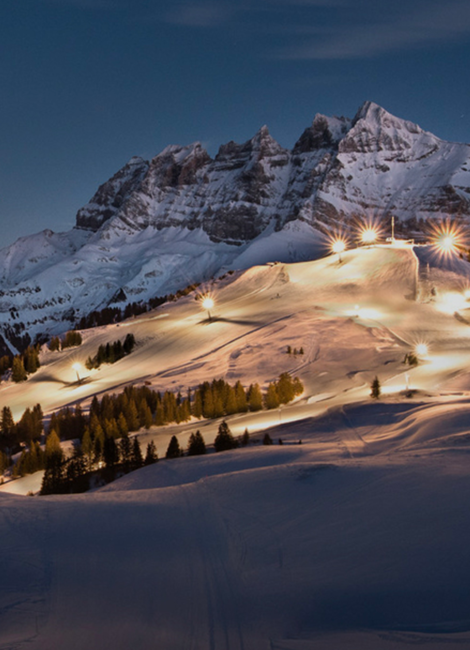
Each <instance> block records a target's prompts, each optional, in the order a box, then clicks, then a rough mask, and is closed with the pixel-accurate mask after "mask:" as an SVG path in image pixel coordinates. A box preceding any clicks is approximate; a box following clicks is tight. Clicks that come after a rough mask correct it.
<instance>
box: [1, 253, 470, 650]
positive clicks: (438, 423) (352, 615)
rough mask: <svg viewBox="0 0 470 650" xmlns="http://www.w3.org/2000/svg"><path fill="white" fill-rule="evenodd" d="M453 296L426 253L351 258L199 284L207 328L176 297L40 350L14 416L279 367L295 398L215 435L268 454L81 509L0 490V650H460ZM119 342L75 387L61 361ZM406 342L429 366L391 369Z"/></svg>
mask: <svg viewBox="0 0 470 650" xmlns="http://www.w3.org/2000/svg"><path fill="white" fill-rule="evenodd" d="M469 281H470V264H469V263H467V262H464V261H463V260H459V259H455V260H453V261H450V262H449V261H443V260H441V259H440V258H438V257H436V256H433V255H432V251H431V250H430V248H429V247H411V246H404V247H400V246H399V245H395V246H377V247H371V248H363V249H355V250H350V251H347V252H346V253H345V254H344V256H343V262H342V263H341V264H340V263H339V262H338V258H337V256H330V257H327V258H323V259H320V260H317V261H313V262H300V263H296V264H270V265H267V266H258V267H252V268H249V269H247V270H246V271H243V272H238V273H234V274H232V275H228V276H227V277H225V278H224V279H222V280H219V281H217V282H216V283H214V284H213V285H212V284H211V285H207V286H206V287H205V288H206V289H210V290H211V291H212V293H213V295H214V298H215V300H216V307H215V311H214V314H213V316H214V318H213V320H212V321H211V322H209V321H208V319H207V317H206V315H205V314H204V313H201V311H200V307H199V304H198V303H197V302H196V301H195V300H194V295H188V296H186V297H184V298H182V299H180V300H179V301H177V302H172V303H169V304H166V305H163V306H162V307H161V308H159V309H158V310H155V311H154V312H151V313H148V314H144V315H142V316H140V317H138V318H136V319H132V320H129V321H125V322H123V323H120V324H119V325H110V326H106V327H102V328H97V329H96V330H88V331H87V332H85V333H84V339H85V340H84V343H83V345H82V346H81V347H79V348H76V349H71V350H66V351H63V352H50V351H46V350H44V351H43V352H42V364H43V365H42V366H41V368H40V369H39V371H38V372H37V373H36V374H35V375H34V376H32V377H31V378H30V379H29V380H28V382H26V383H25V384H18V385H13V384H11V383H9V382H4V383H3V384H1V385H0V405H4V404H9V405H10V406H11V407H12V409H13V412H14V415H15V416H16V417H17V416H18V415H20V414H21V412H22V410H23V409H24V408H25V407H26V406H30V405H33V404H35V403H36V402H38V401H39V402H41V404H42V405H43V408H44V410H45V411H46V412H50V411H51V410H53V409H56V408H58V407H60V406H64V405H66V404H70V405H72V404H75V403H77V402H81V403H82V404H83V406H84V407H86V405H87V403H89V401H90V400H91V398H92V396H93V395H95V394H100V393H102V392H103V391H120V390H122V389H123V387H124V386H125V385H126V384H128V383H137V384H142V383H143V382H144V381H145V382H148V383H149V384H150V385H151V386H152V387H153V388H156V389H164V388H170V389H172V390H175V391H176V390H178V389H180V388H184V389H185V388H186V387H187V386H194V385H195V384H197V383H199V382H201V381H204V380H209V379H212V377H220V376H223V377H225V378H226V379H227V380H229V381H231V382H234V381H236V380H238V379H240V381H242V383H243V384H244V385H248V384H249V383H251V382H253V381H258V382H260V383H261V384H264V385H265V384H266V382H267V381H269V380H271V379H273V378H276V377H277V376H278V375H279V373H280V372H282V371H290V372H292V373H293V374H294V375H297V376H299V377H300V378H301V379H302V381H303V383H304V385H305V392H304V394H303V395H301V396H300V398H299V399H297V400H296V401H295V402H294V403H292V404H290V405H287V406H284V407H282V409H275V410H272V411H262V412H257V413H244V414H240V415H234V416H231V417H230V418H229V419H228V423H229V426H230V428H231V430H232V431H233V432H234V434H236V435H238V434H240V433H242V432H243V430H244V429H245V427H248V428H249V431H250V435H251V438H252V440H253V439H256V438H258V440H259V439H260V438H261V436H262V432H264V431H269V433H270V435H271V437H272V438H273V439H274V442H275V443H277V440H278V439H279V438H282V440H283V442H284V444H283V445H279V444H274V445H272V446H270V447H265V446H262V445H259V444H253V445H251V444H250V445H249V446H248V447H246V448H243V449H237V450H233V451H230V452H224V453H220V454H215V453H213V452H212V453H209V454H207V455H206V456H204V457H196V458H188V457H187V458H180V459H175V460H169V461H166V460H161V461H160V462H159V463H158V464H156V465H154V466H150V467H146V468H144V469H142V470H139V471H138V472H134V473H132V474H129V475H127V476H125V477H124V478H122V479H120V480H119V481H117V482H115V483H113V484H110V485H108V486H107V487H106V488H104V489H101V490H98V491H96V492H94V493H87V494H84V495H74V496H50V497H35V498H30V497H20V496H14V495H12V494H7V493H5V492H4V491H3V490H5V488H6V489H7V490H8V489H11V487H9V486H8V485H4V486H2V490H0V529H1V531H2V534H1V536H0V555H1V557H2V558H3V560H4V563H3V567H2V582H1V585H2V589H1V590H0V623H1V625H0V647H5V648H12V649H15V650H16V649H18V650H19V649H20V648H22V647H25V646H26V647H28V648H31V650H46V649H47V650H49V649H50V648H67V649H68V648H70V649H71V650H73V649H77V650H81V649H82V648H87V649H88V650H95V649H96V650H101V649H102V648H105V647H106V648H107V647H112V648H113V649H115V650H127V649H128V648H130V647H136V648H142V650H146V649H147V648H152V647H156V648H162V649H163V650H180V649H181V648H192V649H193V650H206V649H208V648H209V649H211V648H214V649H217V650H228V649H230V650H242V649H243V650H260V649H266V650H330V649H334V650H336V649H337V650H402V649H403V648H407V647H414V646H423V647H426V648H429V650H447V649H448V648H454V647H459V648H469V647H470V623H469V620H468V611H469V607H470V596H469V593H470V592H469V590H468V583H469V581H470V565H469V563H468V539H469V536H470V517H469V509H468V494H469V492H470V475H469V472H468V450H469V440H470V427H469V424H468V423H469V417H468V413H469V410H470V373H469V370H468V369H469V368H470V328H469V323H470V318H469V316H468V312H469V311H470V302H469V298H468V296H467V294H466V293H465V289H466V288H467V287H468V284H469ZM430 289H433V290H432V291H431V290H430ZM449 294H450V295H453V296H454V295H456V294H458V295H459V296H460V303H459V306H458V307H455V310H454V311H452V310H451V309H449V308H448V304H449V303H448V300H447V298H448V296H449ZM453 304H457V303H453ZM128 332H132V333H134V335H135V337H136V340H137V345H136V348H135V350H134V351H133V352H132V354H131V355H129V356H128V357H125V358H124V359H122V360H120V361H119V362H117V363H115V364H113V365H106V364H104V365H102V366H101V368H100V369H99V370H94V371H91V372H90V373H89V376H85V374H84V375H83V382H82V383H81V384H80V385H77V382H76V377H75V374H74V373H75V371H74V370H73V368H72V364H73V363H75V362H81V363H83V362H84V360H85V359H86V357H87V356H88V355H90V354H93V353H94V352H95V351H96V349H97V347H98V345H99V344H103V343H106V342H111V341H114V340H116V339H117V338H123V337H124V336H125V334H127V333H128ZM423 341H426V342H427V343H428V345H429V353H428V354H427V355H425V356H424V357H421V358H420V360H419V365H418V366H417V367H414V368H411V367H409V366H406V365H404V363H403V358H404V355H405V353H406V352H410V351H413V349H414V345H415V344H416V343H418V342H423ZM287 345H291V346H292V347H296V348H297V349H298V348H300V347H301V346H302V347H303V348H304V354H303V355H299V354H298V355H293V354H287V353H286V348H287ZM375 375H377V376H378V377H379V378H380V381H381V384H382V390H383V395H382V399H381V400H379V401H375V400H371V399H370V396H369V391H370V382H371V380H372V378H373V377H374V376H375ZM405 387H408V389H405ZM410 391H415V392H410ZM218 424H219V423H218V422H217V421H193V422H190V423H185V424H181V425H174V426H166V427H152V428H150V429H149V430H148V431H143V430H142V431H141V432H140V433H139V437H140V439H141V442H142V443H143V444H145V442H146V441H147V440H149V439H150V438H152V439H154V440H155V443H156V445H157V447H158V451H159V456H160V458H161V457H162V456H163V455H164V452H165V450H166V447H167V445H168V440H169V438H170V436H171V435H173V434H176V435H177V436H178V439H179V441H180V444H181V445H182V446H185V445H186V443H187V440H188V437H189V434H190V432H194V431H195V430H196V429H200V430H201V432H202V434H203V435H204V438H205V440H206V442H208V443H210V442H211V441H212V440H213V438H214V435H215V433H216V430H217V426H218ZM299 440H301V441H302V444H298V442H299ZM32 478H34V477H32ZM32 478H29V479H28V480H29V481H30V482H29V484H28V487H27V489H34V487H33V483H32Z"/></svg>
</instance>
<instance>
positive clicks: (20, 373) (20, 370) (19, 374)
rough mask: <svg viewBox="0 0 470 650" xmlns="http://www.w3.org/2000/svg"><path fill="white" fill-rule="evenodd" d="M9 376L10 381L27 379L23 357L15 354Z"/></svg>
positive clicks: (16, 381)
mask: <svg viewBox="0 0 470 650" xmlns="http://www.w3.org/2000/svg"><path fill="white" fill-rule="evenodd" d="M11 378H12V381H14V382H15V383H17V384H18V383H19V382H21V381H26V379H27V376H26V370H25V368H24V364H23V359H21V357H19V356H16V357H14V359H13V366H12V372H11Z"/></svg>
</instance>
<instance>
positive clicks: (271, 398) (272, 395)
mask: <svg viewBox="0 0 470 650" xmlns="http://www.w3.org/2000/svg"><path fill="white" fill-rule="evenodd" d="M264 405H265V407H266V408H267V409H275V408H277V407H278V406H279V396H278V394H277V390H276V385H275V384H274V383H270V384H269V385H268V390H267V392H266V395H265V397H264Z"/></svg>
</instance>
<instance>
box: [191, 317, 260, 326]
mask: <svg viewBox="0 0 470 650" xmlns="http://www.w3.org/2000/svg"><path fill="white" fill-rule="evenodd" d="M199 322H200V323H201V324H202V325H210V324H211V323H231V324H232V325H246V326H248V327H253V326H258V325H260V322H259V321H256V320H244V319H242V318H222V317H219V316H213V317H212V318H210V319H209V318H204V320H201V321H199Z"/></svg>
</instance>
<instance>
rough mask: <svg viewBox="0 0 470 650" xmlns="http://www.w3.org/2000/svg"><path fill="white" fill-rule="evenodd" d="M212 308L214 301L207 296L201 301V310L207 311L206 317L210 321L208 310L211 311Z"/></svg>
mask: <svg viewBox="0 0 470 650" xmlns="http://www.w3.org/2000/svg"><path fill="white" fill-rule="evenodd" d="M213 306H214V301H213V299H212V298H210V297H209V296H207V297H206V298H204V300H203V301H202V307H203V309H206V310H207V315H208V317H209V320H210V321H211V320H212V316H211V312H210V310H211V309H212V307H213Z"/></svg>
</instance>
